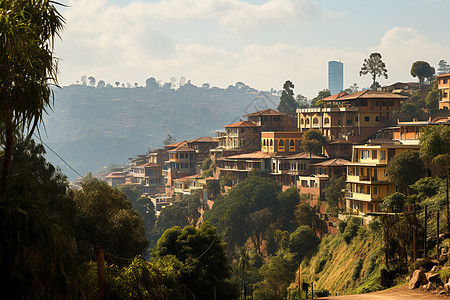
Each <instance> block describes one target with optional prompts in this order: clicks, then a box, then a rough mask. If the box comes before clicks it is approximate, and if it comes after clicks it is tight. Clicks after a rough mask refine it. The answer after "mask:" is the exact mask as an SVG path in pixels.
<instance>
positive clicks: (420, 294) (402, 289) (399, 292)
mask: <svg viewBox="0 0 450 300" xmlns="http://www.w3.org/2000/svg"><path fill="white" fill-rule="evenodd" d="M318 299H328V300H347V299H348V300H357V299H361V300H362V299H364V300H366V299H367V300H376V299H383V300H401V299H411V300H413V299H420V300H433V299H450V297H449V296H445V295H434V294H433V293H431V292H428V291H426V290H423V289H421V288H419V289H415V290H410V289H408V285H406V284H405V285H402V286H399V287H394V288H391V289H388V290H384V291H379V292H374V293H367V294H359V295H348V296H337V297H323V298H318Z"/></svg>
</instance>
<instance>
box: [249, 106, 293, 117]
mask: <svg viewBox="0 0 450 300" xmlns="http://www.w3.org/2000/svg"><path fill="white" fill-rule="evenodd" d="M257 116H286V114H284V113H281V112H279V111H276V110H273V109H270V108H268V109H264V110H260V111H257V112H254V113H251V114H247V115H243V117H257Z"/></svg>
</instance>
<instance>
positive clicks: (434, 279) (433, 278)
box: [427, 273, 442, 285]
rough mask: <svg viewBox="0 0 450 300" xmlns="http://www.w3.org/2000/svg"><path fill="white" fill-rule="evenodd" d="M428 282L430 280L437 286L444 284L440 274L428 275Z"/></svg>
mask: <svg viewBox="0 0 450 300" xmlns="http://www.w3.org/2000/svg"><path fill="white" fill-rule="evenodd" d="M427 280H428V282H434V283H436V284H437V285H441V284H442V280H441V277H440V276H439V274H438V273H435V274H428V275H427Z"/></svg>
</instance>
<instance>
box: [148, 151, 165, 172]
mask: <svg viewBox="0 0 450 300" xmlns="http://www.w3.org/2000/svg"><path fill="white" fill-rule="evenodd" d="M148 157H149V159H148V161H149V162H152V163H155V164H158V165H160V166H161V167H162V168H164V165H165V163H166V161H167V160H169V153H168V152H167V149H155V150H153V151H152V152H150V153H149V154H148Z"/></svg>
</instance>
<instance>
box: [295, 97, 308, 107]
mask: <svg viewBox="0 0 450 300" xmlns="http://www.w3.org/2000/svg"><path fill="white" fill-rule="evenodd" d="M295 102H297V104H298V108H308V107H309V105H308V98H306V97H305V96H303V95H302V94H298V95H297V96H296V97H295Z"/></svg>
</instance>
